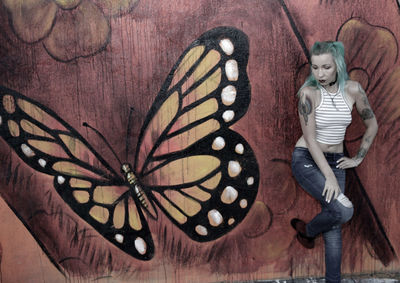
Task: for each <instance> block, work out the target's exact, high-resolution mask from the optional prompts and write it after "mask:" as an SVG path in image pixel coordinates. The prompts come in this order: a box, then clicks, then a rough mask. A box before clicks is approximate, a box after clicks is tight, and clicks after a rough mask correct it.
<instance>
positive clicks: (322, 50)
mask: <svg viewBox="0 0 400 283" xmlns="http://www.w3.org/2000/svg"><path fill="white" fill-rule="evenodd" d="M327 53H329V54H332V57H333V60H334V61H335V64H336V72H337V82H338V84H339V89H340V90H341V91H342V92H343V91H344V86H345V84H346V81H347V80H348V79H349V75H348V73H347V67H346V62H345V61H344V46H343V43H342V42H340V41H321V42H319V41H317V42H315V43H314V45H313V46H312V47H311V50H310V70H311V56H313V55H321V54H327ZM306 86H315V87H317V86H320V84H319V82H318V80H316V79H315V78H314V76H313V74H312V71H310V75H309V76H308V78H307V79H306V80H305V82H304V84H303V85H302V86H301V88H300V90H299V92H298V93H299V94H300V91H301V90H302V89H303V88H304V87H306Z"/></svg>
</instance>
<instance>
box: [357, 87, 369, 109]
mask: <svg viewBox="0 0 400 283" xmlns="http://www.w3.org/2000/svg"><path fill="white" fill-rule="evenodd" d="M358 91H359V92H360V93H361V95H362V101H363V103H364V105H365V106H366V107H369V102H368V98H367V94H366V93H365V91H364V89H363V88H362V87H361V85H360V84H358Z"/></svg>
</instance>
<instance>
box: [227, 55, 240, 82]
mask: <svg viewBox="0 0 400 283" xmlns="http://www.w3.org/2000/svg"><path fill="white" fill-rule="evenodd" d="M225 72H226V76H227V77H228V80H230V81H237V80H238V78H239V69H238V64H237V62H236V60H233V59H231V60H228V61H226V63H225Z"/></svg>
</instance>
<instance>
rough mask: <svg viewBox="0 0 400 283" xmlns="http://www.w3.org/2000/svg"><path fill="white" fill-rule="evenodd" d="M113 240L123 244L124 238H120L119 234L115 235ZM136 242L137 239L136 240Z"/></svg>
mask: <svg viewBox="0 0 400 283" xmlns="http://www.w3.org/2000/svg"><path fill="white" fill-rule="evenodd" d="M115 240H116V241H117V242H118V243H120V244H122V243H123V242H124V236H122V235H121V234H115ZM136 240H137V239H136ZM135 244H136V243H135Z"/></svg>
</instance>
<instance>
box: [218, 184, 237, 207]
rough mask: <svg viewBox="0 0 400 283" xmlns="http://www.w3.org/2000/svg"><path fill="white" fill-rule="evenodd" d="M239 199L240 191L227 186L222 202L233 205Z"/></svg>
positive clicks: (222, 195)
mask: <svg viewBox="0 0 400 283" xmlns="http://www.w3.org/2000/svg"><path fill="white" fill-rule="evenodd" d="M237 197H238V191H237V190H236V189H235V188H234V187H231V186H227V187H226V188H225V189H224V191H223V192H222V194H221V201H222V202H223V203H226V204H231V203H233V202H234V201H235V200H236V199H237Z"/></svg>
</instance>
